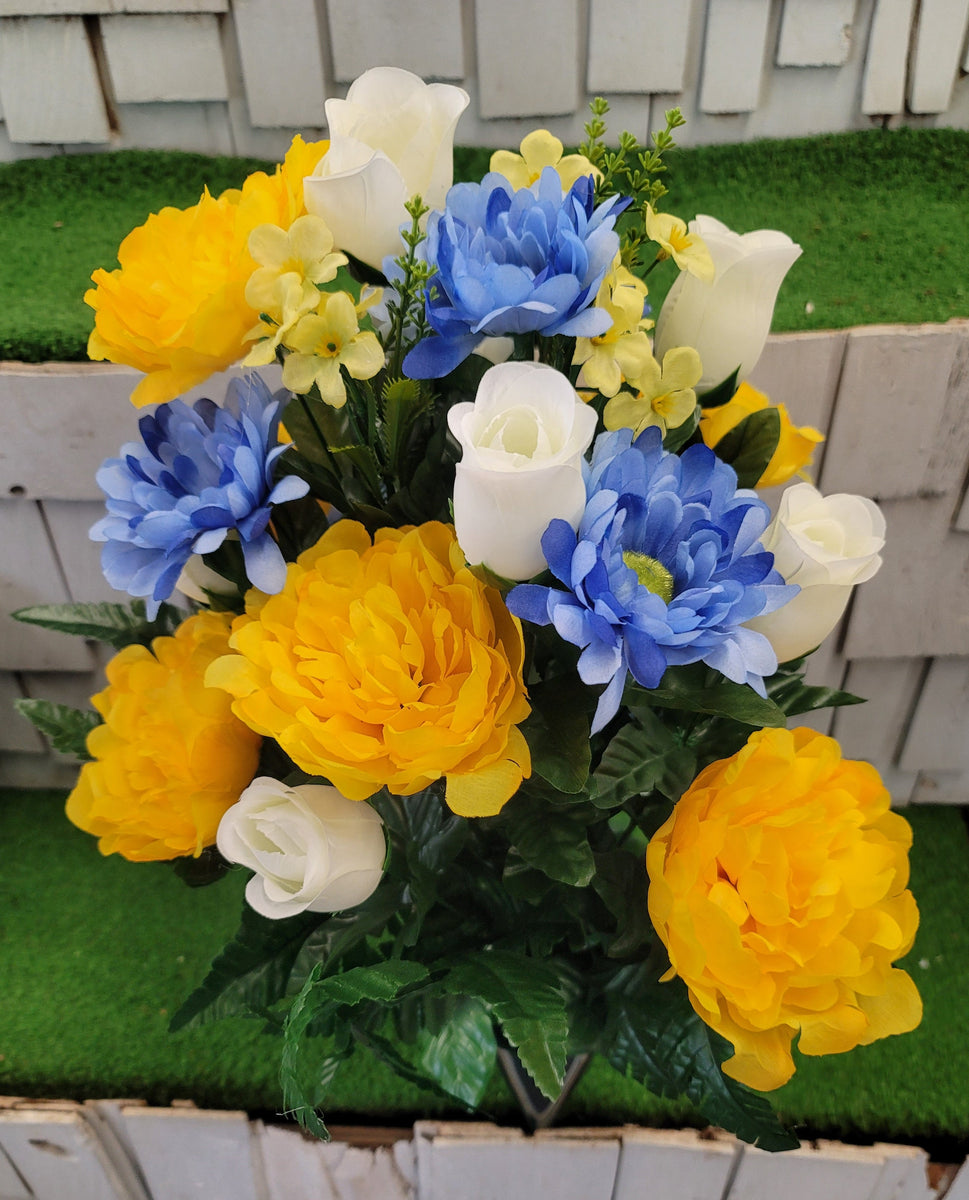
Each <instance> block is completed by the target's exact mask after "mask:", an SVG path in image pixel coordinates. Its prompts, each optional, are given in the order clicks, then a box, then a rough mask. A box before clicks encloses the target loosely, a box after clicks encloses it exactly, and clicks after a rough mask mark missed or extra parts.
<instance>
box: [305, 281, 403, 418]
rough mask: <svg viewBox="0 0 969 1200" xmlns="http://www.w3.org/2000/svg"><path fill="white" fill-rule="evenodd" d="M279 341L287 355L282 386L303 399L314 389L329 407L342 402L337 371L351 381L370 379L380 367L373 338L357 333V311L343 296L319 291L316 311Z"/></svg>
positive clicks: (343, 391)
mask: <svg viewBox="0 0 969 1200" xmlns="http://www.w3.org/2000/svg"><path fill="white" fill-rule="evenodd" d="M282 342H283V345H284V346H286V347H287V348H288V349H289V350H290V351H292V353H290V354H288V355H287V356H286V360H285V362H284V363H283V387H287V388H289V390H290V391H291V392H296V393H297V394H299V395H305V394H306V393H307V392H308V391H309V390H310V389H311V388H312V387H313V385H314V384H316V386H317V388H318V389H319V393H320V395H321V396H322V398H323V399H324V400H325V401H326V403H327V404H330V405H332V406H333V407H334V408H342V407H343V405H344V404H346V402H347V389H346V384H345V383H344V382H343V377H342V375H341V374H340V368H341V367H344V368H345V369H346V371H347V374H348V375H349V376H350V377H351V378H352V379H372V378H373V376H374V375H376V374H377V372H378V371H379V370H380V369H381V368H382V367H383V365H384V352H383V347H382V346H381V345H380V342H379V341H378V340H377V335H376V334H375V333H371V332H370V331H369V330H361V328H360V325H359V322H358V319H357V307H356V305H355V304H354V302H353V297H352V296H350V295H348V293H346V292H325V293H324V294H323V295H322V296H321V297H320V301H319V305H318V306H317V308H316V311H315V312H311V313H307V314H306V315H305V316H303V317H300V319H299V320H298V321H297V322H296V324H295V325H294V326H293V327H292V329H289V330H287V332H285V333H284V334H283V337H282Z"/></svg>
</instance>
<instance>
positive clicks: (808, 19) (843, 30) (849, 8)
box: [776, 0, 857, 67]
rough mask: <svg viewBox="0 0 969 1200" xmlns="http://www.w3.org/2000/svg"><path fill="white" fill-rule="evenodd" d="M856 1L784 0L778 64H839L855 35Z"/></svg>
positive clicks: (806, 65) (793, 65) (831, 65)
mask: <svg viewBox="0 0 969 1200" xmlns="http://www.w3.org/2000/svg"><path fill="white" fill-rule="evenodd" d="M856 7H857V3H856V0H785V3H784V15H783V17H782V18H781V34H780V38H779V40H778V43H777V59H776V62H777V65H778V66H779V67H840V66H842V65H843V64H844V63H845V62H846V61H847V59H848V54H849V52H850V50H851V45H852V39H853V36H854V19H855V8H856Z"/></svg>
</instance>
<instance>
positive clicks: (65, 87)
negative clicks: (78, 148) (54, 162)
mask: <svg viewBox="0 0 969 1200" xmlns="http://www.w3.org/2000/svg"><path fill="white" fill-rule="evenodd" d="M0 99H2V103H3V113H4V119H5V121H6V123H7V133H8V135H9V137H10V140H11V141H12V142H58V143H60V142H65V143H68V142H69V143H79V142H82V143H83V142H91V143H102V142H106V141H108V138H109V136H110V131H109V126H108V118H107V113H106V110H105V104H104V98H103V96H102V94H101V85H100V83H99V81H98V74H97V68H96V67H95V63H94V55H93V52H92V50H91V46H90V44H89V43H88V38H87V34H86V32H85V29H84V22H83V21H82V19H81V18H80V17H3V18H0Z"/></svg>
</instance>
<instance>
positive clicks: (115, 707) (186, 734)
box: [67, 612, 260, 862]
mask: <svg viewBox="0 0 969 1200" xmlns="http://www.w3.org/2000/svg"><path fill="white" fill-rule="evenodd" d="M230 620H231V617H230V616H228V615H223V614H221V613H212V612H201V613H199V614H197V615H196V616H194V617H189V618H188V619H187V620H186V621H183V622H182V624H181V625H180V626H179V627H178V629H177V630H176V631H175V635H174V637H162V638H156V639H155V640H154V642H153V643H152V648H151V650H148V649H147V648H146V647H145V646H126V647H125V648H124V649H123V650H121V651H120V652H119V653H118V654H116V655H115V656H114V658H113V659H112V660H111V661H110V662H109V663H108V667H107V676H108V686H107V687H106V688H105V689H104V691H102V692H99V693H98V694H97V695H96V696H94V697H92V703H93V705H94V707H95V708H96V709H97V711H98V712H99V713H100V714H101V715H102V717H103V718H104V724H103V725H98V726H96V727H95V728H94V729H92V731H91V732H90V734H88V739H87V748H88V753H90V754H91V755H92V756H93V758H94V761H93V762H88V763H85V764H84V766H83V767H82V768H81V774H80V777H79V778H78V781H77V785H76V787H75V788H74V790H73V792H71V794H70V796H69V797H68V799H67V815H68V817H69V818H70V820H71V821H73V822H74V824H75V825H77V826H78V827H79V828H80V829H83V830H84V831H85V832H87V833H93V834H94V835H95V836H96V837H98V838H99V839H100V840H99V842H98V847H99V849H100V851H101V853H102V854H114V853H118V854H120V855H121V856H122V857H123V858H127V859H131V860H132V861H133V862H151V861H155V860H158V859H170V858H178V857H180V856H182V855H188V854H193V855H197V854H199V853H201V851H202V850H203V849H204V848H205V847H206V846H211V845H214V843H215V834H216V830H217V829H218V827H219V821H220V820H221V819H222V814H223V813H224V812H225V811H226V809H228V808H229V807H230V806H231V805H233V804H235V802H236V801H237V800H238V799H239V795H240V793H241V792H242V790H243V788H245V787H247V786H248V784H249V783H250V782H251V781H252V777H253V775H254V774H255V773H256V766H257V763H258V759H259V745H260V739H259V737H258V735H256V734H255V733H253V732H252V730H250V729H248V728H247V727H246V726H245V725H244V724H243V723H242V722H241V721H240V720H238V719H237V718H236V717H234V716H233V715H232V711H231V707H230V702H229V700H228V698H227V697H226V695H225V693H224V692H221V691H219V690H218V689H217V688H212V687H206V686H205V684H204V682H203V680H204V678H205V672H206V669H207V668H208V666H209V664H210V663H211V662H212V661H213V660H214V659H216V658H218V657H219V656H220V655H222V654H225V652H226V651H227V650H228V639H229V623H230Z"/></svg>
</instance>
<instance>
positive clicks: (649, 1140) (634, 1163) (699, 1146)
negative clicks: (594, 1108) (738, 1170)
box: [612, 1129, 740, 1200]
mask: <svg viewBox="0 0 969 1200" xmlns="http://www.w3.org/2000/svg"><path fill="white" fill-rule="evenodd" d="M739 1153H740V1145H739V1143H738V1142H736V1141H734V1139H733V1138H727V1137H723V1138H717V1139H715V1140H714V1139H709V1138H701V1137H700V1135H699V1134H698V1133H697V1132H696V1130H693V1129H626V1130H623V1134H622V1145H621V1149H620V1152H619V1166H618V1169H617V1171H616V1186H615V1191H614V1192H613V1195H612V1200H641V1198H642V1197H644V1196H670V1197H673V1196H675V1197H676V1198H677V1200H708V1198H710V1197H716V1198H717V1200H719V1198H720V1197H721V1196H723V1195H724V1194H725V1191H724V1189H725V1187H726V1183H727V1179H728V1177H729V1175H730V1171H731V1169H732V1168H733V1165H734V1162H735V1161H736V1158H737V1155H738V1154H739Z"/></svg>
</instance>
